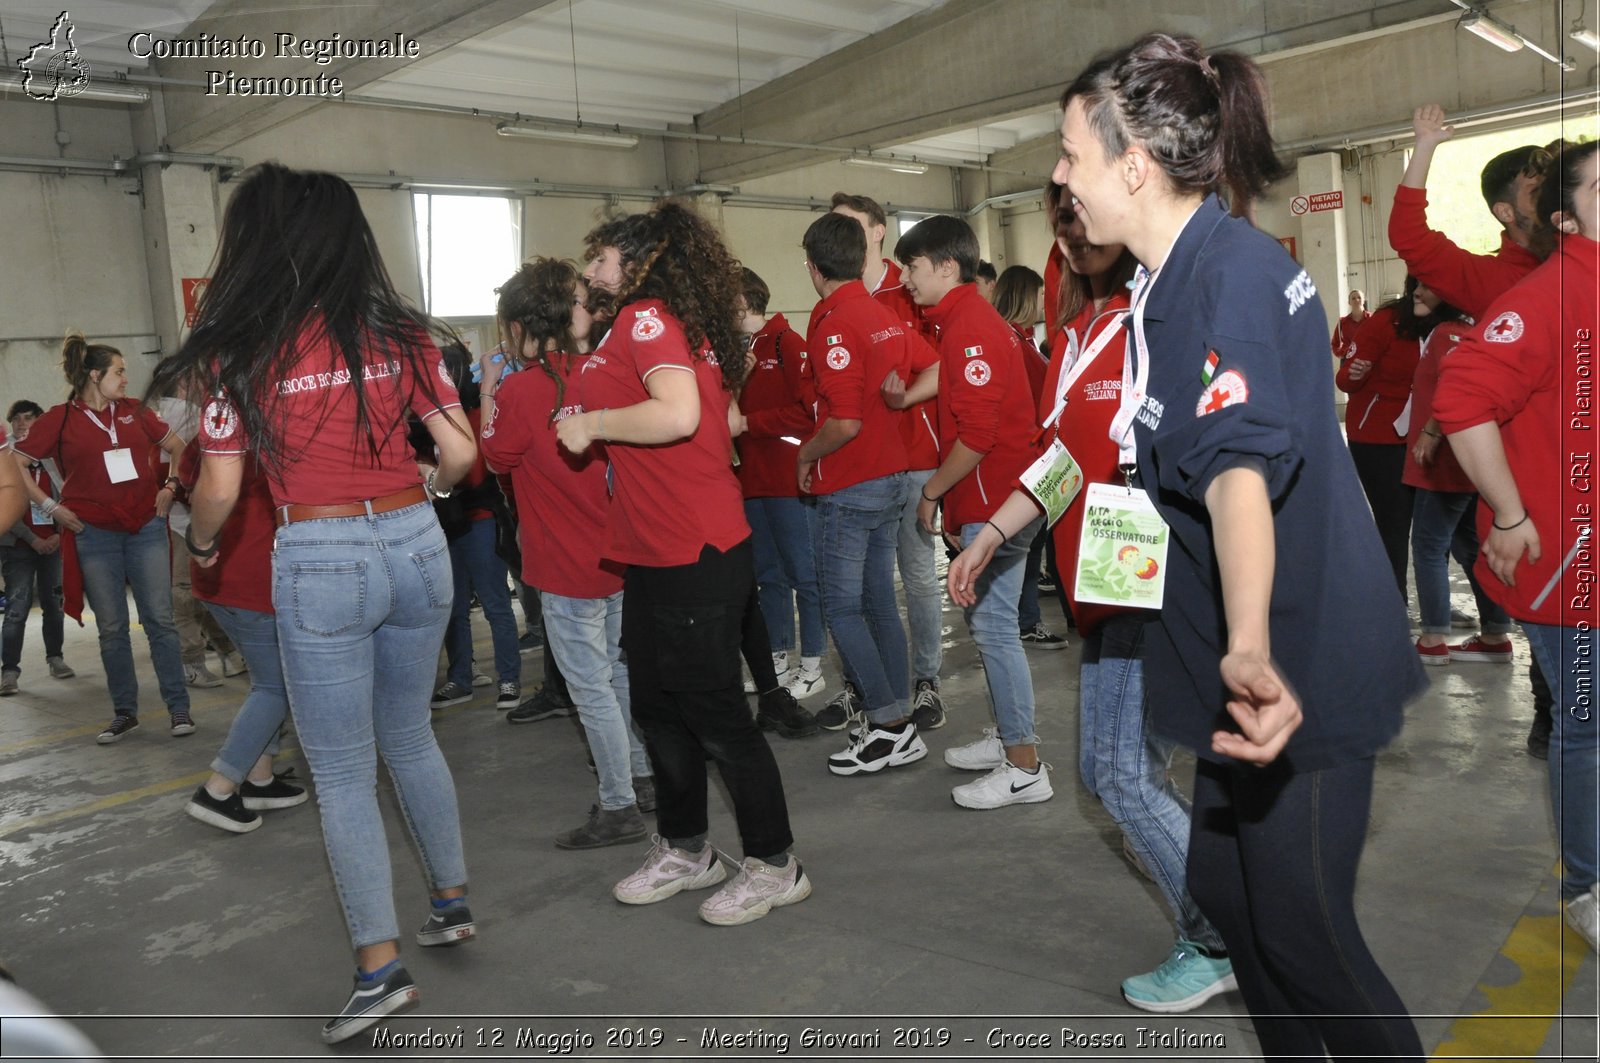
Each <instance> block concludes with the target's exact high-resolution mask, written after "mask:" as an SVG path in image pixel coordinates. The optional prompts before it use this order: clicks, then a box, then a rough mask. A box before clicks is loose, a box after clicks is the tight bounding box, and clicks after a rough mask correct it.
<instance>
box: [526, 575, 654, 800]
mask: <svg viewBox="0 0 1600 1063" xmlns="http://www.w3.org/2000/svg"><path fill="white" fill-rule="evenodd" d="M539 606H540V608H541V609H542V610H543V611H544V637H545V640H546V642H547V643H548V645H549V649H550V651H551V652H553V653H554V654H555V655H556V663H557V664H559V665H560V666H561V674H562V675H564V676H566V678H567V691H568V693H570V694H571V695H572V702H573V704H574V705H576V706H577V707H578V720H579V721H580V722H581V723H582V724H583V729H584V732H585V733H586V734H587V735H588V736H589V751H590V752H591V753H593V754H594V772H595V775H596V776H598V777H599V780H600V807H601V808H605V809H610V810H613V811H615V810H617V809H621V808H629V807H632V805H633V803H634V799H635V798H634V792H633V780H634V779H636V778H643V777H644V776H647V775H649V774H651V772H650V758H649V757H647V756H646V755H645V751H644V743H643V742H641V741H640V740H639V736H638V734H637V733H635V731H634V728H633V716H632V715H631V714H630V712H629V711H628V710H629V706H628V662H627V660H626V659H625V658H624V657H623V656H622V647H621V645H620V644H621V642H622V592H621V591H618V592H617V593H615V594H612V595H609V596H607V597H605V598H564V597H562V596H561V595H559V594H551V593H550V592H549V591H540V592H539Z"/></svg>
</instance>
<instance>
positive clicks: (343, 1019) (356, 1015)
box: [322, 964, 422, 1045]
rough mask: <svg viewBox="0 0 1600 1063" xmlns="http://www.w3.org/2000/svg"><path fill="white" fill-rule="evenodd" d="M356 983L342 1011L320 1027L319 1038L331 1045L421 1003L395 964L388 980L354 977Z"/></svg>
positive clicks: (407, 977)
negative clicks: (363, 979)
mask: <svg viewBox="0 0 1600 1063" xmlns="http://www.w3.org/2000/svg"><path fill="white" fill-rule="evenodd" d="M355 983H356V984H355V988H354V989H352V990H351V992H350V999H349V1000H347V1001H346V1002H345V1005H344V1009H343V1010H342V1011H340V1012H339V1014H337V1015H335V1016H334V1017H333V1018H331V1019H329V1020H328V1023H327V1025H326V1026H324V1027H323V1028H322V1039H323V1040H324V1041H326V1042H327V1043H328V1044H330V1045H336V1044H338V1043H339V1042H340V1041H344V1040H347V1039H349V1038H351V1037H354V1036H355V1035H356V1034H358V1033H360V1032H361V1031H362V1030H365V1029H366V1028H367V1027H369V1026H371V1025H373V1024H374V1023H376V1022H377V1021H378V1020H380V1019H382V1018H384V1017H386V1016H389V1015H393V1014H394V1013H395V1012H397V1011H406V1010H409V1009H410V1008H414V1007H416V1006H417V1005H418V1004H419V1003H421V1002H422V994H421V992H419V991H418V990H417V984H416V983H415V982H413V981H412V980H411V976H410V975H409V974H407V973H406V969H405V968H404V967H401V966H400V965H399V964H396V965H395V968H394V970H393V971H390V972H389V977H387V978H384V979H382V980H379V981H373V982H363V981H362V980H361V979H360V978H357V979H356V980H355Z"/></svg>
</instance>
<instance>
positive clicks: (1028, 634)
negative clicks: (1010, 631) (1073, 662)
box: [1018, 624, 1067, 650]
mask: <svg viewBox="0 0 1600 1063" xmlns="http://www.w3.org/2000/svg"><path fill="white" fill-rule="evenodd" d="M1018 637H1019V638H1021V639H1022V644H1023V646H1025V647H1027V648H1028V649H1030V650H1064V649H1066V648H1067V640H1066V639H1064V638H1062V637H1061V636H1060V635H1057V634H1056V633H1055V632H1053V631H1051V630H1050V629H1049V628H1047V627H1045V626H1044V625H1043V624H1035V625H1033V627H1032V628H1030V629H1029V630H1027V631H1024V632H1022V633H1021V635H1019V636H1018Z"/></svg>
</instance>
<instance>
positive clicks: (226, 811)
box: [183, 784, 304, 834]
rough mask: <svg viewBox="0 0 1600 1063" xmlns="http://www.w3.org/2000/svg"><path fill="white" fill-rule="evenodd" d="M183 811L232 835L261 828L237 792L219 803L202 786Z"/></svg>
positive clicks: (257, 819) (259, 822)
mask: <svg viewBox="0 0 1600 1063" xmlns="http://www.w3.org/2000/svg"><path fill="white" fill-rule="evenodd" d="M247 785H248V784H247ZM302 800H304V798H302ZM183 810H184V811H185V812H187V813H189V815H190V816H191V817H193V818H194V819H198V820H199V821H200V822H201V823H209V824H210V825H211V826H213V827H217V828H220V829H221V830H225V831H229V832H231V833H233V834H249V833H250V832H251V831H253V830H255V829H256V828H257V827H259V826H261V817H260V816H258V815H256V814H255V813H254V812H252V811H250V810H249V809H248V808H246V807H245V805H244V801H243V799H241V797H240V796H239V793H238V791H235V792H233V793H231V794H229V795H228V796H227V797H225V798H223V799H222V800H220V801H219V800H217V799H216V798H215V797H212V796H211V793H210V791H209V790H207V789H206V788H205V786H204V785H203V784H202V785H201V786H200V788H199V789H197V790H195V792H194V796H193V797H191V798H189V803H188V804H187V805H185V806H184V809H183Z"/></svg>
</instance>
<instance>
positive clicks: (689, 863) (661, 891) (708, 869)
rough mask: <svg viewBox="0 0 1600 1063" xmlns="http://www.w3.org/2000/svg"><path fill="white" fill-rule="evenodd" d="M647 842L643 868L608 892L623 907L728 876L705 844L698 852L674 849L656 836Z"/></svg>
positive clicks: (714, 881)
mask: <svg viewBox="0 0 1600 1063" xmlns="http://www.w3.org/2000/svg"><path fill="white" fill-rule="evenodd" d="M651 842H652V844H651V846H650V855H649V856H646V857H645V858H644V865H643V866H642V867H640V868H639V870H637V871H635V872H634V873H633V874H631V875H629V876H628V877H627V878H625V879H623V880H622V881H621V882H619V883H617V884H616V886H614V887H613V888H612V890H611V895H612V896H613V897H615V898H616V899H617V900H619V901H621V902H622V903H623V904H654V903H655V902H656V901H664V900H666V899H667V898H668V897H671V896H672V895H673V894H675V893H679V892H681V891H683V890H700V889H705V888H706V887H707V886H715V885H716V884H717V883H719V882H721V881H722V880H723V879H725V878H727V877H728V873H727V872H726V871H724V870H723V869H722V864H721V863H719V862H718V860H717V851H716V850H715V849H713V848H712V847H711V845H710V843H709V842H708V843H707V844H706V847H705V848H704V849H701V850H700V851H699V852H698V853H691V852H688V851H686V850H683V849H674V848H672V847H671V846H669V845H668V844H667V843H666V842H665V841H664V840H663V839H662V838H661V837H660V836H659V835H657V836H655V837H654V838H652V839H651Z"/></svg>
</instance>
